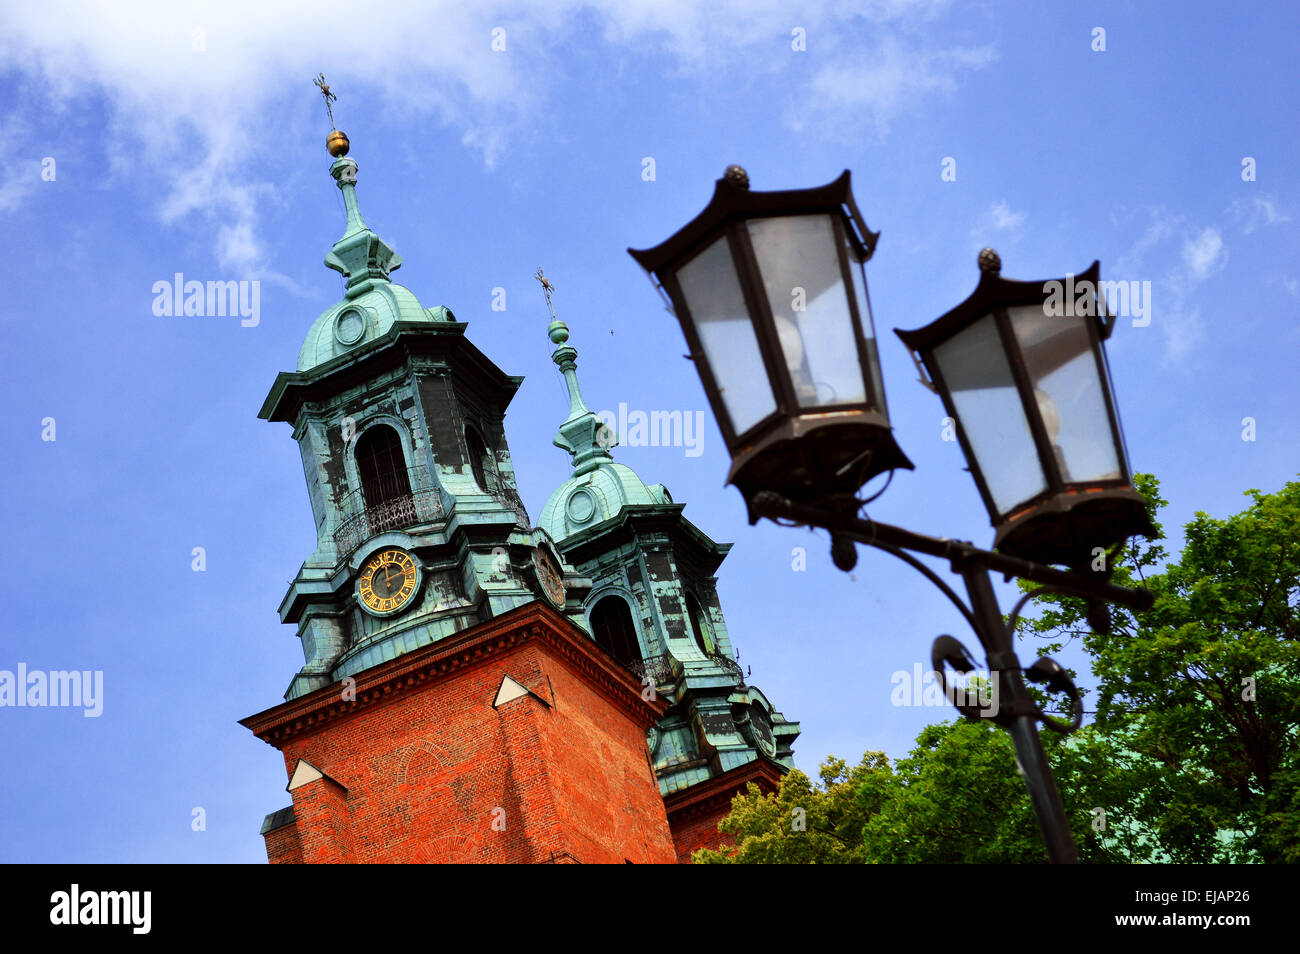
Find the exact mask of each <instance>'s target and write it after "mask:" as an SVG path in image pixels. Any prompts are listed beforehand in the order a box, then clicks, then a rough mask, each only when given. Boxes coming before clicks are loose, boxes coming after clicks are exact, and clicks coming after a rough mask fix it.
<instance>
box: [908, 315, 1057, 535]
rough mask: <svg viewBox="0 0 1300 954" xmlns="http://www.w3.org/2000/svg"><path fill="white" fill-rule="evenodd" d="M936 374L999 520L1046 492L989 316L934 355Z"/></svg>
mask: <svg viewBox="0 0 1300 954" xmlns="http://www.w3.org/2000/svg"><path fill="white" fill-rule="evenodd" d="M934 359H935V361H936V362H937V363H938V366H939V373H940V374H941V375H942V376H943V379H944V383H945V384H946V385H947V386H948V389H949V391H950V393H951V395H952V403H953V407H954V409H955V410H956V412H957V417H958V419H959V420H960V421H961V427H962V430H963V431H965V433H966V439H967V441H969V442H970V446H971V452H972V453H973V454H974V455H975V460H973V461H971V462H970V463H971V465H972V466H973V467H976V468H978V469H979V472H980V474H982V475H983V477H984V483H985V486H987V487H988V491H989V496H991V497H992V498H993V505H994V507H996V508H997V511H998V513H999V514H1006V513H1007V512H1009V511H1010V510H1012V509H1014V508H1015V506H1016V505H1017V504H1019V503H1023V502H1024V501H1026V500H1028V499H1029V498H1030V497H1033V496H1036V495H1037V494H1040V493H1042V492H1043V491H1044V490H1046V489H1047V479H1046V477H1045V476H1044V475H1043V465H1042V463H1041V462H1040V461H1039V458H1038V451H1037V449H1036V448H1035V447H1034V437H1033V434H1031V433H1030V430H1029V422H1028V420H1026V418H1025V411H1024V406H1023V405H1022V404H1021V403H1020V392H1019V391H1017V390H1016V384H1015V380H1014V379H1013V378H1012V377H1011V367H1010V366H1009V365H1008V364H1007V356H1006V352H1005V351H1003V349H1002V339H1001V338H1000V337H999V336H998V329H997V324H996V322H995V321H994V318H993V316H992V315H986V316H985V317H983V318H981V319H980V320H979V321H977V322H975V323H974V324H973V325H971V326H970V327H968V328H966V329H965V330H964V331H961V332H959V333H957V334H956V335H954V336H953V337H952V338H950V339H949V340H947V341H945V342H944V343H943V344H941V345H938V346H937V347H936V348H935V349H934Z"/></svg>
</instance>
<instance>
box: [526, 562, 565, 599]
mask: <svg viewBox="0 0 1300 954" xmlns="http://www.w3.org/2000/svg"><path fill="white" fill-rule="evenodd" d="M533 568H534V569H535V570H536V571H537V582H538V583H540V584H541V585H542V592H543V593H545V594H546V598H547V599H548V600H550V601H551V604H552V605H553V606H555V607H556V608H558V609H563V608H564V596H565V593H564V578H563V577H562V576H561V575H560V571H559V570H558V569H556V567H555V561H554V560H552V559H551V558H550V557H549V556H547V555H546V551H545V550H542V549H541V548H540V547H539V548H534V550H533Z"/></svg>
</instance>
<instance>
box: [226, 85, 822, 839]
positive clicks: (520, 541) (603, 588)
mask: <svg viewBox="0 0 1300 954" xmlns="http://www.w3.org/2000/svg"><path fill="white" fill-rule="evenodd" d="M318 85H320V86H321V87H322V92H323V93H325V95H326V98H327V99H326V101H327V103H328V101H329V98H330V96H331V95H332V94H330V93H329V88H328V87H327V86H325V85H324V82H323V77H322V79H321V81H319V83H318ZM331 119H332V115H331ZM328 146H329V150H330V154H331V155H332V156H333V157H334V161H333V164H332V165H331V166H330V175H331V176H332V178H333V180H334V183H335V184H336V186H337V187H338V189H339V190H340V191H341V192H342V195H343V200H344V206H345V210H346V221H345V224H344V232H343V235H342V237H341V238H339V240H338V241H337V242H335V243H334V245H333V247H332V249H331V250H330V252H329V253H328V254H327V255H326V257H325V264H326V266H328V267H329V268H331V269H333V270H335V271H337V272H339V273H340V274H342V275H343V277H344V279H345V289H344V294H343V297H342V299H341V300H340V301H338V302H337V303H335V304H334V305H332V306H330V307H329V308H327V309H326V310H325V311H324V312H322V313H321V314H320V316H319V317H317V318H316V320H315V321H314V322H313V323H312V325H311V327H310V329H309V330H308V332H307V336H306V340H305V341H304V343H303V346H302V349H301V351H300V353H299V355H298V362H297V369H296V370H295V371H292V372H284V373H281V374H280V375H278V376H277V377H276V380H275V383H274V385H273V386H272V388H271V392H270V394H269V395H268V396H267V398H266V401H265V403H264V404H263V406H262V409H261V413H260V417H262V418H263V419H265V420H267V421H272V422H283V423H287V424H289V425H290V426H291V427H292V434H293V438H294V440H295V441H296V442H297V444H298V447H299V451H300V454H301V458H302V463H303V471H304V475H305V478H306V484H307V491H308V496H309V498H310V502H311V510H312V514H313V517H314V523H315V529H316V543H315V548H314V549H313V550H312V552H311V553H310V554H309V555H308V556H307V558H306V560H305V561H304V562H303V564H302V567H301V568H300V569H299V570H298V572H297V574H296V575H295V577H294V579H293V581H292V583H290V585H289V589H288V592H287V593H286V594H285V596H284V599H283V600H282V602H281V604H280V608H279V614H280V619H281V621H282V622H283V623H286V624H292V625H294V626H295V627H296V634H297V637H298V639H299V640H300V641H301V643H302V650H303V657H304V662H303V665H302V668H301V669H300V670H299V671H298V672H297V673H296V674H295V675H294V676H293V678H292V679H291V681H290V682H289V685H288V688H287V690H286V691H285V694H284V700H283V702H281V703H279V704H277V705H275V706H273V707H272V708H270V709H267V710H265V711H263V712H259V713H257V714H256V715H252V716H249V717H248V718H246V719H243V720H241V724H242V725H244V726H245V727H247V728H248V729H249V730H250V731H252V732H253V734H254V735H256V736H257V737H258V738H260V739H262V740H263V741H265V742H267V743H268V744H269V745H271V746H273V747H274V748H276V749H277V750H279V751H280V753H281V754H282V756H283V760H284V768H285V773H286V778H287V780H288V785H287V790H288V792H289V793H290V795H291V797H292V804H290V805H289V806H287V807H284V808H281V809H280V810H278V811H274V812H272V813H271V814H269V815H268V816H267V817H266V819H265V821H264V823H263V826H262V835H263V836H264V838H265V841H266V850H267V856H268V858H269V859H270V860H271V861H272V862H273V863H303V862H397V863H407V862H511V863H539V862H582V863H620V864H621V863H623V862H633V863H637V864H647V863H651V864H652V863H671V862H674V861H686V860H689V856H690V852H691V851H692V850H693V849H694V848H697V847H700V846H702V845H709V846H713V845H716V844H718V843H719V835H718V833H717V830H716V826H717V821H718V820H719V819H720V818H722V817H724V816H725V815H726V814H727V811H728V810H729V807H730V798H731V796H732V795H734V794H735V793H736V792H737V791H740V790H743V788H744V786H745V784H746V783H747V782H750V781H754V782H757V783H758V784H760V785H761V786H762V787H764V788H766V789H769V790H770V789H771V788H773V787H774V786H775V785H776V783H777V781H778V780H779V778H780V775H781V773H782V772H784V771H785V770H786V769H787V768H788V767H789V766H790V765H791V761H790V758H791V753H790V742H791V741H792V740H793V739H794V737H795V736H796V735H797V734H798V726H797V725H794V724H792V723H789V722H787V721H786V720H785V719H784V718H783V717H782V716H781V715H780V713H779V712H776V711H775V710H774V709H773V708H772V706H771V705H770V703H769V702H768V700H767V699H766V698H765V697H764V696H763V695H762V693H760V692H759V691H758V690H757V689H755V688H753V687H750V686H747V685H746V684H745V680H744V677H743V675H742V673H741V670H740V667H739V665H738V664H737V663H736V661H735V659H734V658H733V650H732V647H731V642H730V638H729V636H728V634H727V631H726V627H725V624H724V621H723V617H722V612H721V608H720V606H719V605H718V599H717V594H716V590H715V587H714V578H713V573H714V572H715V571H716V570H717V568H718V566H719V564H720V563H721V561H722V558H723V557H724V556H725V555H726V552H727V546H725V545H720V544H717V543H714V542H713V541H712V540H710V539H709V538H708V537H707V536H705V535H704V534H703V533H702V532H701V531H700V530H698V529H697V528H696V527H695V526H694V525H692V524H691V523H690V522H689V521H687V520H685V519H684V518H683V517H682V515H681V510H682V507H681V505H679V504H675V503H673V501H672V499H671V497H669V495H668V492H667V490H665V489H664V488H663V487H661V486H656V487H647V486H646V485H645V484H643V483H642V482H641V480H640V479H639V478H638V477H637V476H636V474H634V473H633V472H632V471H631V470H630V469H628V468H627V467H625V466H623V465H621V464H618V463H616V462H615V461H614V460H613V458H612V456H611V454H610V452H609V445H610V443H612V441H611V440H610V435H609V434H608V433H607V432H606V431H604V430H603V429H602V428H601V424H600V421H599V419H597V418H596V416H595V415H594V414H592V413H591V411H590V410H588V409H587V407H586V405H585V404H583V401H582V395H581V393H580V391H579V389H578V379H577V361H576V359H577V351H576V350H575V349H574V348H572V347H571V346H569V345H568V343H567V341H568V329H567V328H566V327H565V326H564V325H563V324H562V323H561V322H559V321H555V320H553V321H552V323H551V325H550V337H551V340H552V342H553V343H554V344H555V345H556V347H555V350H554V354H553V359H554V361H555V363H556V364H557V365H559V367H560V369H561V371H562V372H563V373H564V377H565V380H566V382H567V387H568V393H569V403H570V412H569V416H568V418H567V419H566V420H565V421H564V423H563V424H562V425H561V427H560V433H559V435H558V436H557V437H556V443H557V444H558V445H559V446H561V447H562V448H564V449H565V450H567V451H568V452H569V453H570V454H571V455H572V456H573V461H574V468H573V476H572V477H571V478H570V479H569V480H568V481H566V482H565V484H564V485H563V486H561V487H560V488H559V489H558V490H557V491H556V492H555V494H553V495H552V497H551V499H550V501H549V502H548V503H547V505H546V508H545V511H544V513H543V515H542V519H541V523H540V526H531V520H530V518H529V515H528V513H527V511H526V510H525V508H524V506H523V503H522V501H521V500H520V497H519V493H518V490H517V485H516V483H515V477H514V468H513V464H512V461H511V456H510V448H509V446H508V445H507V443H506V437H505V429H504V419H505V415H506V411H507V408H508V407H509V405H510V402H511V400H512V399H513V398H514V396H515V394H516V393H517V391H518V390H519V387H520V385H521V383H522V381H523V379H522V378H520V377H517V376H512V375H508V374H506V373H505V372H503V371H502V370H501V369H500V368H498V367H497V366H496V365H495V364H494V363H493V362H492V361H491V360H490V359H489V358H487V357H486V356H485V355H484V354H483V353H482V352H481V351H479V350H478V348H476V347H475V346H474V345H473V344H472V343H471V341H470V340H469V338H468V336H467V334H466V330H467V328H468V325H467V324H466V323H464V322H460V321H457V320H456V317H455V316H454V315H453V314H452V312H451V311H450V310H449V309H448V308H446V307H445V306H437V307H432V308H426V307H424V306H423V305H422V304H421V303H420V301H419V300H418V299H417V298H416V296H415V295H414V294H413V293H412V292H411V291H410V290H408V289H406V288H404V287H403V286H401V285H399V284H396V283H395V282H394V281H393V280H392V277H391V276H392V273H393V272H394V271H395V270H396V269H397V268H398V267H399V266H400V265H401V258H400V257H399V256H398V255H397V253H396V252H395V251H394V249H393V248H392V246H390V245H389V244H388V243H386V242H385V241H384V240H383V239H382V238H380V237H379V236H378V235H377V234H376V233H375V232H374V231H372V230H371V229H370V228H368V227H367V226H366V224H365V220H364V219H363V218H362V215H361V209H360V206H359V204H358V200H357V168H358V167H357V163H356V162H355V161H354V160H353V159H351V158H349V157H348V152H349V143H348V141H347V137H346V136H344V134H343V133H341V132H339V131H338V130H334V131H332V132H331V133H330V136H329V139H328ZM539 277H542V276H541V274H540V270H539ZM543 284H544V287H545V288H546V289H547V300H548V303H549V300H550V296H549V292H550V286H549V283H547V282H545V281H544V282H543ZM552 318H553V319H554V312H553V311H552Z"/></svg>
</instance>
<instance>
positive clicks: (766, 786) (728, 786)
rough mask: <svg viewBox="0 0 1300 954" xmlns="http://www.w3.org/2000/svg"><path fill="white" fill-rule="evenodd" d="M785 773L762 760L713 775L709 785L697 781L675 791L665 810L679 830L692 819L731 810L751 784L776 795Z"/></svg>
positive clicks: (670, 820)
mask: <svg viewBox="0 0 1300 954" xmlns="http://www.w3.org/2000/svg"><path fill="white" fill-rule="evenodd" d="M784 774H785V773H784V772H783V771H782V770H781V769H780V768H779V767H778V766H776V765H774V764H773V763H771V762H769V761H767V760H766V759H763V758H759V759H756V760H754V761H753V762H746V763H745V764H744V765H738V766H736V768H734V769H732V770H731V771H729V772H724V773H722V774H721V775H717V776H714V777H713V778H711V779H709V780H708V781H707V782H697V783H696V784H694V785H692V786H690V787H689V788H686V789H683V790H682V791H680V792H673V793H672V794H671V795H667V796H665V797H664V807H665V808H666V809H667V810H668V824H669V825H671V826H672V827H673V828H676V827H677V826H678V825H680V824H682V823H683V822H687V821H690V820H691V819H693V818H699V817H700V816H702V815H712V814H715V813H717V812H718V811H719V810H723V809H729V808H730V807H731V800H732V799H733V798H734V797H735V796H736V795H738V794H740V793H742V792H744V791H745V789H746V786H747V785H748V784H749V783H750V782H753V783H754V784H756V785H757V786H758V787H759V788H760V789H761V790H762V791H763V792H764V793H765V794H766V793H769V792H775V791H776V790H777V789H778V788H780V787H781V778H782V776H783V775H784Z"/></svg>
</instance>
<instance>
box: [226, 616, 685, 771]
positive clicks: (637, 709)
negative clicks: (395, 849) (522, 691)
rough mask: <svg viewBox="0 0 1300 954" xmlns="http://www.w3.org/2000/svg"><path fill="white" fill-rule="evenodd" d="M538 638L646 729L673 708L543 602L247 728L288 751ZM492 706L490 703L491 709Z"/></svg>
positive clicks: (257, 718) (256, 719)
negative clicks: (346, 691)
mask: <svg viewBox="0 0 1300 954" xmlns="http://www.w3.org/2000/svg"><path fill="white" fill-rule="evenodd" d="M530 641H531V642H537V643H540V644H543V645H545V647H546V649H547V650H548V651H549V653H550V654H551V655H552V656H554V657H556V658H557V659H559V660H560V661H561V662H563V663H565V664H567V665H568V666H569V667H570V668H571V669H573V670H574V671H575V672H577V673H578V674H580V675H581V676H583V677H584V678H585V679H586V681H587V682H588V683H589V684H590V685H591V686H593V687H594V688H595V689H596V691H597V692H599V693H600V694H601V695H602V696H604V697H605V698H606V699H608V700H609V701H610V702H612V703H613V704H614V705H616V706H617V707H618V708H619V709H621V710H622V711H623V712H624V713H626V714H627V715H628V717H629V718H631V719H632V721H633V722H635V723H636V724H638V725H639V726H641V727H642V728H643V729H649V728H650V726H652V725H654V724H655V723H656V722H657V721H658V720H659V719H661V718H663V716H664V713H666V712H667V711H668V702H667V700H665V699H662V698H658V697H656V698H655V700H654V701H653V702H647V701H645V700H643V699H642V698H641V691H642V686H641V683H640V682H638V681H637V678H636V677H635V676H634V675H632V673H630V672H628V671H627V670H626V669H624V668H623V667H622V666H620V665H619V664H618V663H617V662H615V661H614V660H613V659H612V658H610V657H609V656H608V654H606V653H605V651H604V650H602V649H600V648H599V647H598V646H597V645H596V643H595V642H594V641H593V640H592V639H591V637H590V636H588V635H587V634H586V633H585V632H584V631H583V630H581V629H579V628H578V627H577V626H576V625H574V624H573V623H572V622H570V621H569V620H568V619H566V618H565V617H564V616H561V615H560V614H559V613H557V612H556V611H555V610H554V609H552V608H551V607H550V606H548V605H546V604H545V603H542V602H540V601H538V602H533V603H529V604H527V605H525V606H521V607H518V608H517V609H514V610H511V611H510V612H509V613H504V614H502V615H501V616H498V617H496V618H494V619H491V620H488V621H487V622H485V623H481V624H479V625H478V626H474V627H472V628H471V629H467V630H465V631H463V632H461V633H457V634H456V635H455V636H452V637H449V638H447V639H442V640H439V641H438V642H436V643H431V644H430V645H428V646H424V647H421V648H420V649H417V650H415V651H413V652H409V653H405V654H403V655H401V656H398V657H397V658H396V659H392V660H390V661H388V662H386V663H383V664H381V665H379V666H374V667H372V668H370V669H367V670H366V671H365V672H362V673H360V674H358V675H357V677H356V680H357V683H356V687H355V690H356V698H355V699H354V700H351V701H345V700H344V699H343V697H342V684H341V683H335V684H333V685H330V686H325V687H324V688H322V689H317V690H316V691H315V692H311V693H308V694H307V695H305V696H301V697H300V698H297V699H291V700H290V701H288V702H285V703H283V704H281V705H278V706H275V707H273V708H271V709H267V710H265V711H264V712H259V713H257V714H256V715H251V716H249V717H248V718H246V719H241V720H240V723H239V724H240V725H242V726H244V727H245V728H247V729H248V730H249V731H251V732H252V733H253V734H254V735H256V736H257V737H258V738H259V739H261V740H262V741H263V742H266V743H268V744H270V745H273V746H275V747H276V748H283V747H284V746H285V745H286V744H287V743H288V742H289V741H290V740H291V739H293V738H294V737H296V736H300V735H305V734H308V733H312V732H317V731H320V730H321V729H323V728H324V727H325V726H327V725H329V724H330V723H332V722H335V721H337V720H339V719H347V718H351V717H352V716H354V715H355V714H356V713H358V712H360V711H362V710H363V709H368V708H372V707H374V706H378V705H382V704H384V703H386V702H389V701H391V700H393V699H396V698H398V697H400V696H403V695H405V694H407V693H411V692H418V691H420V690H421V689H423V688H424V687H426V686H428V685H432V684H435V683H438V682H442V681H444V680H447V679H451V678H454V677H455V676H456V675H458V674H459V673H460V672H463V671H465V670H466V669H470V668H472V667H474V666H478V665H480V664H482V663H485V662H487V661H489V660H491V659H492V658H494V657H499V656H501V655H502V654H504V653H508V652H510V651H512V650H514V649H517V648H519V647H521V646H524V645H526V644H527V643H529V642H530ZM490 702H491V700H490V699H485V700H484V702H483V704H484V705H488V704H489V703H490ZM558 708H559V710H560V711H563V708H564V700H562V699H561V700H558Z"/></svg>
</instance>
